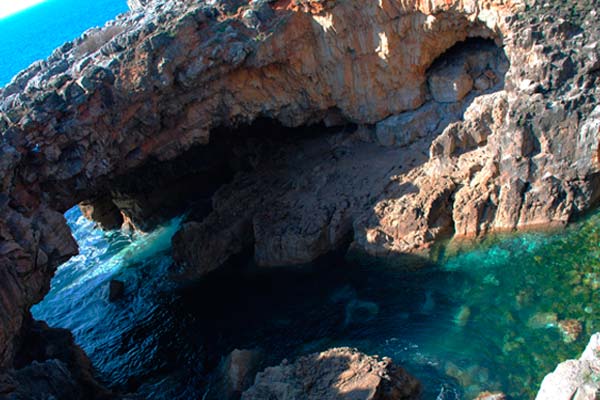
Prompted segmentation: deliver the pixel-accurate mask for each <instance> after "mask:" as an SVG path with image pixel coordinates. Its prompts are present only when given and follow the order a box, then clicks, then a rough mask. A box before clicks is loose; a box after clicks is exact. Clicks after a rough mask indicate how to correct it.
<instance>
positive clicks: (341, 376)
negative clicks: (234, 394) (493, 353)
mask: <svg viewBox="0 0 600 400" xmlns="http://www.w3.org/2000/svg"><path fill="white" fill-rule="evenodd" d="M420 392H421V385H420V383H419V382H418V381H417V380H416V379H415V378H413V377H412V376H410V375H409V374H408V373H407V372H406V371H404V369H402V368H400V367H398V366H396V365H394V364H393V363H392V360H390V359H389V358H383V359H379V358H378V357H371V356H367V355H365V354H363V353H360V352H359V351H357V350H356V349H350V348H347V347H342V348H335V349H331V350H327V351H325V352H322V353H315V354H311V355H308V356H304V357H301V358H299V359H298V360H297V361H296V362H294V363H292V364H290V363H288V362H287V361H286V360H284V361H283V362H282V363H281V364H280V365H279V366H276V367H271V368H267V369H266V370H264V371H263V372H261V373H259V374H258V375H257V377H256V382H255V383H254V386H252V387H251V388H250V389H248V390H247V391H245V392H244V393H243V394H242V400H264V399H270V400H301V399H302V400H340V399H348V400H412V399H415V400H416V399H419V398H420Z"/></svg>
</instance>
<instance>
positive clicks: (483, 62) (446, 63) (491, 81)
mask: <svg viewBox="0 0 600 400" xmlns="http://www.w3.org/2000/svg"><path fill="white" fill-rule="evenodd" d="M509 66H510V64H509V61H508V58H507V57H506V54H505V53H504V50H503V49H502V48H501V47H500V46H498V44H497V43H496V41H494V40H492V39H485V38H481V37H473V38H468V39H466V40H465V41H461V42H458V43H456V44H455V45H453V46H452V47H450V48H449V49H448V50H446V51H445V52H444V53H442V54H440V55H439V56H438V57H437V58H436V59H435V60H434V61H433V62H432V63H431V65H430V66H429V68H428V69H427V72H426V76H427V89H428V92H429V95H430V96H431V98H432V99H433V100H434V101H437V102H440V103H452V102H458V101H462V100H463V99H465V98H466V100H467V101H468V100H469V99H472V98H473V97H475V96H478V95H481V94H486V93H491V92H495V91H498V90H501V89H503V88H504V76H505V75H506V72H507V71H508V68H509Z"/></svg>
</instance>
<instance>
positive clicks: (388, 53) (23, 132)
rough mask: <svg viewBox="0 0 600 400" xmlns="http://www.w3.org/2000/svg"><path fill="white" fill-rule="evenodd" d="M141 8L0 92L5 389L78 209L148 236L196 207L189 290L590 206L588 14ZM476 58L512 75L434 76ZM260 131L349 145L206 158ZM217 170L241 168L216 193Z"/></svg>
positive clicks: (591, 58)
mask: <svg viewBox="0 0 600 400" xmlns="http://www.w3.org/2000/svg"><path fill="white" fill-rule="evenodd" d="M135 3H136V4H135V5H134V7H133V8H135V10H134V11H132V12H131V13H129V14H127V15H124V16H121V17H120V18H119V19H117V20H116V21H113V22H111V23H109V24H107V26H106V27H104V28H102V29H95V30H91V31H89V32H87V33H86V34H85V35H84V36H82V37H81V38H79V39H77V40H75V41H74V42H73V43H67V44H65V45H64V46H62V47H61V48H60V49H57V50H56V51H55V52H54V54H53V55H52V56H51V57H50V58H49V59H48V60H46V61H43V62H39V63H36V64H34V65H32V66H31V67H30V68H29V69H28V70H26V71H23V72H22V73H20V74H19V75H18V76H17V77H15V79H14V80H13V81H12V82H11V83H10V84H9V85H8V86H6V87H5V88H4V89H2V90H1V91H0V131H1V132H2V142H1V145H0V186H1V189H2V194H1V195H0V265H1V267H0V277H2V279H0V282H1V283H0V306H1V307H2V312H1V313H0V365H2V366H4V367H7V366H10V365H12V362H13V358H14V354H15V352H16V350H17V349H18V347H19V344H20V341H19V337H20V335H19V332H20V330H21V327H22V323H23V319H24V317H25V316H26V315H27V310H28V309H29V308H30V307H31V305H32V304H34V303H35V302H38V301H40V300H41V299H42V298H43V296H44V294H45V293H46V292H47V291H48V288H49V281H50V278H51V277H52V275H53V273H54V271H55V269H56V267H57V266H58V265H60V264H61V263H62V262H64V261H65V260H66V259H68V258H69V257H71V256H72V255H74V254H76V252H77V247H76V244H75V242H74V241H73V240H72V238H71V235H70V232H69V230H68V228H67V226H66V224H65V220H64V218H63V216H62V213H63V212H64V211H65V210H67V209H68V208H70V207H71V206H73V205H74V204H77V203H80V202H85V204H86V205H88V206H90V205H92V206H93V204H94V202H98V201H100V200H101V201H102V202H104V205H108V208H105V209H103V210H105V211H106V212H101V213H100V214H102V215H110V216H111V218H112V220H111V221H110V222H111V223H110V225H111V226H117V225H119V224H120V223H121V219H119V215H118V214H121V218H122V221H123V222H127V225H128V226H130V227H133V229H140V230H144V228H145V227H144V225H145V224H147V225H148V227H151V225H152V223H150V222H149V218H150V217H149V216H151V215H155V212H154V210H159V209H161V207H160V204H163V202H165V203H168V204H172V205H173V206H172V207H167V208H168V209H169V210H170V212H175V211H177V210H181V209H182V207H184V206H186V205H188V204H187V203H186V202H183V203H181V204H180V203H177V202H173V198H175V197H177V198H180V197H186V196H187V195H186V196H183V195H181V196H180V194H181V193H188V194H189V193H190V192H187V191H185V190H184V191H183V192H182V191H176V190H175V188H179V189H181V188H182V187H183V188H198V189H199V193H200V194H199V193H194V194H190V196H192V197H193V196H200V197H208V198H209V199H210V203H211V205H210V207H208V208H207V210H206V212H202V213H200V215H199V216H198V215H196V217H195V218H194V219H193V220H192V221H190V222H189V223H187V224H184V226H183V228H182V231H181V232H180V234H179V235H178V236H177V237H176V239H175V256H176V258H177V260H178V262H179V263H180V264H181V265H182V266H183V267H184V270H185V271H186V273H188V274H191V275H192V276H200V275H202V274H203V273H205V272H207V271H210V270H213V269H216V268H218V267H219V266H220V265H221V264H222V263H223V262H225V261H226V260H227V259H228V258H229V257H230V256H231V255H234V254H236V253H239V252H240V251H242V250H244V249H248V248H250V249H254V254H255V259H256V261H257V263H258V264H261V265H280V264H290V263H302V262H306V261H310V260H311V259H314V258H315V257H318V256H319V255H321V254H324V253H326V252H328V251H330V250H333V249H336V248H339V247H340V246H341V245H342V244H344V243H346V244H347V243H348V242H349V241H350V242H352V248H353V249H356V250H359V251H362V252H366V253H368V254H371V255H376V256H391V255H395V254H399V253H407V252H408V253H412V252H423V251H427V249H429V248H430V247H431V245H432V244H433V243H435V241H436V240H437V239H439V238H441V237H447V236H452V235H454V236H456V237H476V236H479V235H483V234H486V233H488V232H492V231H506V230H513V229H523V228H531V227H543V226H548V225H557V224H558V225H561V224H564V223H566V222H567V221H568V220H569V219H570V218H571V217H572V216H574V215H577V214H579V213H581V212H584V211H586V210H588V209H589V208H590V207H592V206H593V205H594V204H595V203H596V200H597V197H598V187H599V186H598V185H597V182H596V181H597V176H598V175H597V174H598V129H599V126H600V109H599V108H598V107H597V106H596V105H595V100H594V94H595V92H596V90H597V89H596V86H597V85H596V82H597V78H598V70H599V64H598V59H599V55H598V46H597V45H595V43H596V41H597V38H598V32H597V24H594V21H595V20H594V15H593V13H591V12H590V11H592V10H593V4H592V2H578V3H577V5H576V7H575V8H573V7H571V6H570V5H568V4H559V3H553V4H552V5H550V6H549V7H553V8H552V9H550V8H543V7H542V5H541V4H532V5H529V6H525V5H524V4H521V3H519V2H516V1H513V2H510V1H506V2H505V1H469V2H463V1H460V2H459V1H452V0H447V1H439V2H438V1H433V2H431V1H427V2H420V1H396V0H382V1H378V2H366V3H365V2H362V1H358V0H350V1H331V0H330V1H300V2H298V1H293V2H288V1H275V2H269V1H253V2H250V4H248V3H246V2H238V1H223V2H213V1H210V2H200V3H198V2H192V1H165V2H158V1H157V2H152V3H151V4H149V5H147V6H146V7H145V8H143V9H140V8H138V7H137V5H141V2H135ZM137 3H139V4H137ZM573 10H576V11H577V12H575V13H574V12H573ZM469 38H484V39H490V40H492V41H494V42H495V44H496V45H497V46H500V47H502V48H503V50H504V51H503V53H504V55H505V56H506V58H507V62H506V63H504V62H503V61H502V57H504V55H502V54H498V53H493V54H494V55H493V57H491V58H485V57H481V53H477V52H476V53H475V54H474V55H473V56H471V57H470V58H469V56H468V54H463V55H462V56H461V57H463V60H464V62H462V64H461V62H459V61H456V60H454V61H452V60H450V59H446V57H445V55H444V54H445V52H446V51H447V50H449V49H451V48H452V47H453V46H455V45H456V44H457V43H458V42H461V41H465V40H467V39H469ZM576 49H581V50H576ZM486 51H487V50H486ZM500 53H502V52H500ZM477 54H479V55H477ZM490 54H492V53H490ZM440 58H441V59H442V60H441V61H440ZM444 59H445V61H444ZM436 60H437V61H440V63H437V62H436ZM458 60H460V57H459V58H458ZM469 60H470V61H469ZM444 63H445V64H444ZM482 63H485V65H482ZM508 64H510V69H508V71H506V69H507V68H508ZM504 73H506V76H503V74H504ZM407 113H413V114H407ZM259 117H260V118H262V119H268V120H270V121H272V122H273V124H275V125H278V126H282V127H299V126H303V125H310V124H313V123H322V124H323V125H325V126H330V127H331V126H344V125H347V124H348V123H351V124H353V125H354V126H355V127H356V126H358V129H357V130H356V131H354V132H348V131H345V132H341V134H340V135H338V136H335V137H332V138H330V137H328V136H326V135H321V137H320V138H316V139H314V141H312V142H310V141H305V140H304V136H302V135H300V137H298V136H297V135H296V136H293V135H288V134H287V133H286V130H285V129H283V130H281V131H279V132H280V133H281V135H283V136H280V137H279V138H278V140H279V142H278V141H275V144H276V145H277V144H278V143H280V144H281V148H280V150H281V152H280V153H278V154H276V153H274V152H273V151H272V150H273V147H271V148H270V149H271V150H270V153H265V152H264V151H262V150H260V149H259V150H257V151H247V146H246V144H247V143H248V142H247V140H246V139H247V138H244V137H241V138H240V137H239V135H238V136H237V137H236V136H235V135H233V136H232V137H233V139H230V140H225V141H224V142H220V144H219V140H220V139H221V138H222V136H223V135H224V134H223V132H227V131H233V130H235V129H236V128H238V127H240V126H242V125H248V124H250V125H251V124H252V123H253V122H255V121H256V119H257V118H259ZM390 117H391V118H393V119H389V118H390ZM437 119H439V121H437V123H436V120H437ZM289 132H291V130H290V131H289ZM251 136H252V140H253V141H254V143H258V144H259V145H260V144H261V143H263V142H262V137H263V136H261V134H260V132H258V133H257V132H254V133H253V134H252V135H251ZM307 136H308V134H307ZM288 139H289V140H288ZM223 143H224V144H225V147H223ZM213 145H214V146H216V147H215V148H217V149H224V150H223V153H215V154H224V155H225V156H224V157H217V156H215V155H213V156H212V157H211V156H210V155H205V156H197V157H195V159H196V160H197V161H198V164H195V166H194V173H193V174H191V177H190V179H191V181H188V180H187V179H182V180H181V181H180V182H181V184H177V185H172V186H169V189H168V190H166V189H164V188H166V187H167V186H163V185H165V184H166V183H170V184H173V182H175V180H174V177H177V176H178V174H177V172H178V171H181V172H182V173H183V172H184V169H183V168H180V169H177V168H172V167H173V166H174V165H175V166H176V165H178V164H177V160H178V159H180V157H185V155H186V154H188V155H189V154H190V153H189V152H190V151H191V152H192V153H191V154H194V155H197V154H201V153H202V151H200V153H196V152H195V151H197V149H198V148H205V149H209V150H212V147H210V146H213ZM219 146H221V147H219ZM259 147H260V146H259ZM267 147H268V146H267ZM239 148H242V149H246V150H244V151H246V153H247V154H245V155H242V156H240V155H239V151H238V150H239ZM234 149H238V150H236V151H235V152H234V151H233V150H234ZM275 149H277V146H275ZM294 149H299V150H298V151H300V152H301V153H298V154H296V155H294ZM205 153H206V152H205ZM208 153H210V151H209V152H208ZM299 154H306V157H300V158H298V157H296V158H294V157H295V156H297V155H299ZM326 154H327V155H328V156H327V158H325V155H326ZM265 155H267V156H268V155H271V156H272V157H271V159H272V160H268V158H269V157H264V156H265ZM254 156H258V157H259V159H256V157H254ZM261 156H262V157H263V159H264V158H267V160H266V161H265V162H261V161H260V157H261ZM223 159H224V160H225V163H224V164H230V162H229V161H236V160H246V161H248V163H247V164H248V165H249V167H248V168H239V166H237V167H236V166H233V167H231V166H227V168H230V171H228V172H231V174H229V173H223V170H224V167H223V168H220V167H219V165H221V164H219V162H217V161H219V160H223ZM204 161H206V163H204ZM270 161H272V163H271V164H269V162H270ZM161 165H170V166H171V167H169V168H168V169H166V171H165V170H162V171H163V172H160V173H157V174H149V173H148V171H161V169H160V168H158V169H156V166H161ZM281 166H284V168H280V167H281ZM153 168H154V169H153ZM309 168H310V169H309ZM144 171H146V172H145V173H144ZM311 171H312V172H311ZM353 171H354V172H353ZM174 173H175V174H174ZM214 174H218V179H210V177H211V176H214ZM136 177H140V178H138V179H137V181H136ZM149 177H150V178H149ZM153 177H156V179H155V180H152V179H154V178H153ZM357 177H358V178H360V179H357ZM267 178H268V179H267ZM292 178H293V179H292ZM196 179H200V180H201V181H202V182H203V183H202V184H196V185H194V184H190V182H197V181H196ZM118 182H127V184H126V185H124V186H126V189H127V190H125V191H123V190H120V189H121V188H118V189H119V190H115V187H114V186H118ZM224 182H228V183H227V184H223V183H224ZM152 183H154V186H155V188H152ZM204 185H205V186H204ZM156 188H159V190H156ZM171 188H173V192H171ZM160 189H163V190H160ZM316 189H320V190H316ZM169 193H173V196H169ZM175 193H176V194H175ZM158 198H160V199H161V200H160V201H156V200H157V199H158ZM140 199H143V201H142V200H140ZM110 203H113V204H114V205H115V207H116V209H115V208H112V206H111V204H110ZM303 207H305V208H303ZM94 209H96V208H94ZM240 209H241V210H240ZM98 210H99V209H98ZM149 210H152V211H149ZM173 210H175V211H173ZM237 210H240V213H238V212H237ZM107 213H108V214H107ZM93 214H94V212H93V211H92V212H91V215H93ZM107 224H108V221H107ZM203 238H211V240H208V241H207V240H203ZM186 243H193V244H195V245H194V247H190V246H188V245H186Z"/></svg>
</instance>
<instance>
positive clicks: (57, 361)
mask: <svg viewBox="0 0 600 400" xmlns="http://www.w3.org/2000/svg"><path fill="white" fill-rule="evenodd" d="M25 327H26V329H25V332H26V333H25V334H24V335H22V340H23V343H22V347H21V350H20V352H19V353H18V354H17V356H16V358H15V364H14V369H11V370H8V371H6V372H4V373H0V399H3V400H4V399H6V400H29V399H52V398H55V399H73V400H77V399H81V400H83V399H98V400H104V399H106V400H108V399H111V398H114V397H115V396H114V395H113V394H112V393H111V392H110V391H108V390H107V389H105V388H104V387H102V386H101V385H100V384H99V383H98V382H97V381H96V380H95V379H94V376H93V369H92V364H91V362H90V360H89V359H88V358H87V356H86V355H85V353H84V352H83V350H81V349H80V348H79V347H78V346H77V345H76V344H75V342H74V340H73V336H72V335H71V333H70V332H69V331H67V330H65V329H54V328H49V327H48V325H46V323H44V322H41V321H31V320H28V321H27V322H26V326H25Z"/></svg>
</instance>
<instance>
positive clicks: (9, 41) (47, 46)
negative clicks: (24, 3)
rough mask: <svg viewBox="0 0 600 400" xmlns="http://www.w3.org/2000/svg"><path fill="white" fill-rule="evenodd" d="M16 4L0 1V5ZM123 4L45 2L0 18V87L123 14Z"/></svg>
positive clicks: (117, 0)
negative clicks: (56, 50) (4, 3)
mask: <svg viewBox="0 0 600 400" xmlns="http://www.w3.org/2000/svg"><path fill="white" fill-rule="evenodd" d="M9 1H18V0H1V2H9ZM127 9H128V8H127V1H126V0H45V1H42V2H41V3H38V4H36V5H34V6H32V7H30V8H28V9H25V10H23V11H21V12H18V13H16V14H13V15H10V16H8V17H5V18H0V86H4V85H6V84H7V83H8V82H10V80H11V79H12V78H13V76H15V75H16V74H17V73H18V72H19V71H21V70H22V69H25V68H27V67H28V66H29V65H31V63H33V62H34V61H37V60H41V59H45V58H46V57H48V56H49V55H50V54H51V53H52V51H54V49H55V48H57V47H59V46H60V45H62V44H63V43H64V42H67V41H71V40H73V39H75V38H77V37H78V36H79V35H81V34H82V33H83V32H84V31H86V30H87V29H88V28H91V27H94V26H102V25H104V23H106V22H107V21H109V20H111V19H113V18H114V17H115V16H117V15H118V14H120V13H123V12H125V11H127Z"/></svg>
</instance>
